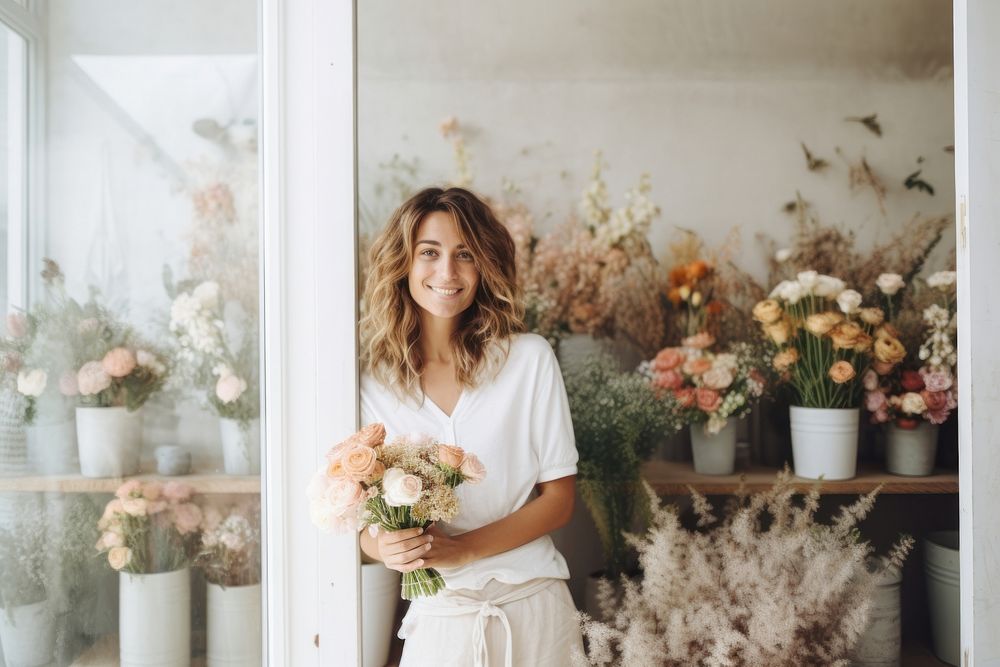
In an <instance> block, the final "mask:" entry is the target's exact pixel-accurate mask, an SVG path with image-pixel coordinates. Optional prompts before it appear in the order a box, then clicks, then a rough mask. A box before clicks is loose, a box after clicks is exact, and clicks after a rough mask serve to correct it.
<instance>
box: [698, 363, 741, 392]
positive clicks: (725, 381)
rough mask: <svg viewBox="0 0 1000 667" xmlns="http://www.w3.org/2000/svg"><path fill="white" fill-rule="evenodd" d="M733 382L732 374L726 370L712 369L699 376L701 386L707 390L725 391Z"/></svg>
mask: <svg viewBox="0 0 1000 667" xmlns="http://www.w3.org/2000/svg"><path fill="white" fill-rule="evenodd" d="M733 380H734V378H733V372H732V371H731V370H729V369H728V368H713V369H711V370H709V371H706V372H705V374H704V375H702V376H701V381H702V384H704V386H706V387H708V388H709V389H720V390H721V389H725V388H726V387H728V386H729V385H731V384H732V383H733Z"/></svg>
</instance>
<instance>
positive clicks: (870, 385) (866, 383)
mask: <svg viewBox="0 0 1000 667" xmlns="http://www.w3.org/2000/svg"><path fill="white" fill-rule="evenodd" d="M861 386H863V387H864V388H865V391H875V390H876V389H878V373H876V372H875V371H873V370H872V369H870V368H869V369H868V370H866V371H865V374H864V375H862V376H861Z"/></svg>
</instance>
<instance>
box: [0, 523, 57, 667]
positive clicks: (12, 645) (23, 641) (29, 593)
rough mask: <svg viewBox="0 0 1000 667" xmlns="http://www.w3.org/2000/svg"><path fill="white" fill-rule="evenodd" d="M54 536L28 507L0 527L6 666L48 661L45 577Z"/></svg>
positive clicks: (1, 639)
mask: <svg viewBox="0 0 1000 667" xmlns="http://www.w3.org/2000/svg"><path fill="white" fill-rule="evenodd" d="M56 537H57V535H56V534H54V531H51V530H50V528H49V524H48V522H47V517H46V516H45V513H44V512H43V511H41V510H40V509H39V508H38V507H37V506H34V507H32V506H29V505H27V504H21V506H20V507H18V511H17V513H16V514H15V516H14V518H13V520H12V521H10V522H7V523H5V525H4V526H3V527H2V528H0V644H2V646H3V657H4V660H5V661H6V664H8V665H25V666H26V667H35V666H41V665H48V664H50V663H51V662H52V660H53V652H54V647H55V639H56V624H55V618H56V610H55V609H53V608H52V602H51V600H50V593H51V590H50V589H51V587H52V583H53V582H52V581H51V580H50V577H51V575H52V573H53V571H54V567H53V565H54V564H53V562H52V557H53V554H54V552H56V551H57V545H56V544H55V543H56V539H55V538H56Z"/></svg>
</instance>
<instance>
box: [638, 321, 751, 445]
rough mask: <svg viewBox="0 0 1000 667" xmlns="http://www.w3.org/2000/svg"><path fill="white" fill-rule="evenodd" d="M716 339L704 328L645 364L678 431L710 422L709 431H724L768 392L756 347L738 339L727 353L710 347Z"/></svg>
mask: <svg viewBox="0 0 1000 667" xmlns="http://www.w3.org/2000/svg"><path fill="white" fill-rule="evenodd" d="M714 342H715V339H714V338H713V337H712V336H711V335H709V334H707V333H704V332H702V333H699V334H695V335H694V336H688V337H687V338H685V339H683V340H682V341H681V346H680V347H666V348H663V349H662V350H660V352H659V353H658V354H657V355H656V358H655V359H653V360H652V361H645V362H643V363H642V364H641V365H640V367H639V372H640V373H642V374H643V375H645V376H646V377H648V378H649V380H650V382H651V383H652V386H653V387H654V388H655V389H656V390H657V392H658V393H659V394H660V395H661V396H662V397H663V399H664V401H665V404H666V406H667V411H668V413H669V415H670V419H671V422H672V424H673V425H674V427H675V429H676V430H680V429H681V428H682V427H683V426H685V425H687V424H704V429H705V433H706V434H709V435H714V434H716V433H719V432H720V431H721V430H722V429H724V428H725V427H726V423H727V421H728V419H729V418H730V417H737V418H739V417H742V416H744V415H746V414H747V413H748V412H750V408H751V406H752V403H753V400H754V399H757V398H760V396H761V395H762V394H763V393H764V378H763V376H762V375H761V374H760V372H759V371H758V370H757V369H758V367H759V365H760V362H759V356H760V355H759V354H757V353H756V352H755V350H754V348H753V347H752V346H751V345H750V344H748V343H734V344H733V345H732V346H731V347H730V348H729V350H728V351H727V352H722V353H714V352H711V351H709V348H710V347H711V346H712V345H713V343H714Z"/></svg>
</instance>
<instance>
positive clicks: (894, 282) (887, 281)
mask: <svg viewBox="0 0 1000 667" xmlns="http://www.w3.org/2000/svg"><path fill="white" fill-rule="evenodd" d="M875 286H876V287H878V288H879V291H881V292H882V294H885V295H886V296H895V294H896V292H898V291H899V290H901V289H903V287H905V286H906V283H905V282H903V276H901V275H899V274H898V273H883V274H882V275H880V276H879V277H878V278H877V279H876V280H875Z"/></svg>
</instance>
